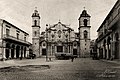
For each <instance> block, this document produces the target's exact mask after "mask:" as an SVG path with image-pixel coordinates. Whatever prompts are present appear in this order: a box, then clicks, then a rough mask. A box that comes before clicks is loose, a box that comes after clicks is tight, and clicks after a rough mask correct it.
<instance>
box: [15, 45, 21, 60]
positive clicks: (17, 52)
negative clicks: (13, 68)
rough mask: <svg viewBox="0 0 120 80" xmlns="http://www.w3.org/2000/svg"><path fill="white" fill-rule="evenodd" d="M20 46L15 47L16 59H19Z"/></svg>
mask: <svg viewBox="0 0 120 80" xmlns="http://www.w3.org/2000/svg"><path fill="white" fill-rule="evenodd" d="M19 54H20V46H16V58H19Z"/></svg>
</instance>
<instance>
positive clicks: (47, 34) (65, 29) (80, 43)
mask: <svg viewBox="0 0 120 80" xmlns="http://www.w3.org/2000/svg"><path fill="white" fill-rule="evenodd" d="M32 22H33V23H32V35H33V37H32V42H33V43H32V45H33V53H35V54H36V55H37V57H40V56H46V55H48V56H55V53H71V54H73V55H77V56H79V57H89V56H90V54H89V53H90V49H89V48H90V27H91V26H90V15H89V14H87V11H86V10H83V12H82V14H81V15H80V17H79V32H74V29H72V28H70V25H66V24H63V23H62V22H61V21H59V22H58V23H56V24H53V25H50V24H49V25H48V24H46V30H45V31H43V32H41V34H40V16H39V13H38V11H37V10H34V13H33V15H32Z"/></svg>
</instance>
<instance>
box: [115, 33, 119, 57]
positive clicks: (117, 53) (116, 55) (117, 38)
mask: <svg viewBox="0 0 120 80" xmlns="http://www.w3.org/2000/svg"><path fill="white" fill-rule="evenodd" d="M118 58H119V34H118V33H116V34H115V59H118Z"/></svg>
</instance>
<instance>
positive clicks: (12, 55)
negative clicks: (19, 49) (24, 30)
mask: <svg viewBox="0 0 120 80" xmlns="http://www.w3.org/2000/svg"><path fill="white" fill-rule="evenodd" d="M14 55H15V45H14V44H12V45H11V58H12V59H13V58H14Z"/></svg>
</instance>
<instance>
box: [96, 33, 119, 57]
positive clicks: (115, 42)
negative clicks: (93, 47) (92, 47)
mask: <svg viewBox="0 0 120 80" xmlns="http://www.w3.org/2000/svg"><path fill="white" fill-rule="evenodd" d="M119 48H120V47H119V34H118V33H115V34H114V37H113V35H112V37H111V36H108V37H106V38H105V39H104V40H103V43H102V44H101V46H100V45H99V46H98V53H99V54H98V56H99V57H100V58H101V59H102V58H103V59H120V54H119Z"/></svg>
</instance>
